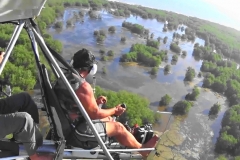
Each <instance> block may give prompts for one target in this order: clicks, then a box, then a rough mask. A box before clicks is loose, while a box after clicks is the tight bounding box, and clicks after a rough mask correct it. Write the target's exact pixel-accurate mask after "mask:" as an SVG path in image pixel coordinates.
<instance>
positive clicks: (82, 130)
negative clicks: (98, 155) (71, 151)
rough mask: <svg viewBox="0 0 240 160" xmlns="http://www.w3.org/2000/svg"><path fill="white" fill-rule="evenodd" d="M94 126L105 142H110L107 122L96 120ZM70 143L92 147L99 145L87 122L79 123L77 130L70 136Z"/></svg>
mask: <svg viewBox="0 0 240 160" xmlns="http://www.w3.org/2000/svg"><path fill="white" fill-rule="evenodd" d="M93 124H94V127H95V128H96V130H97V132H98V134H99V136H100V137H101V139H102V140H103V142H104V143H107V142H108V137H107V134H106V122H102V121H100V120H94V123H93ZM68 144H70V145H72V146H74V147H80V148H85V149H92V148H94V147H97V146H98V141H97V139H96V137H95V135H94V133H93V131H92V129H91V128H90V126H89V125H88V123H87V122H82V123H79V124H78V125H77V126H76V128H75V131H73V132H72V134H71V135H70V136H69V139H68Z"/></svg>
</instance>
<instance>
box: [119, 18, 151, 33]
mask: <svg viewBox="0 0 240 160" xmlns="http://www.w3.org/2000/svg"><path fill="white" fill-rule="evenodd" d="M122 27H125V28H127V29H129V30H130V31H131V32H132V33H136V34H139V35H148V34H149V30H147V29H145V28H144V27H143V26H142V25H139V24H132V23H130V22H126V21H124V22H123V23H122Z"/></svg>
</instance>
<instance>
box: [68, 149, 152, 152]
mask: <svg viewBox="0 0 240 160" xmlns="http://www.w3.org/2000/svg"><path fill="white" fill-rule="evenodd" d="M153 150H155V148H139V149H108V151H109V152H139V151H153ZM64 151H67V152H69V151H70V152H103V150H102V149H92V150H85V149H64Z"/></svg>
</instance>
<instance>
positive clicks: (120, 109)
mask: <svg viewBox="0 0 240 160" xmlns="http://www.w3.org/2000/svg"><path fill="white" fill-rule="evenodd" d="M125 110H126V108H123V107H121V104H119V105H117V106H116V107H115V114H114V115H115V116H120V115H121V114H123V112H125Z"/></svg>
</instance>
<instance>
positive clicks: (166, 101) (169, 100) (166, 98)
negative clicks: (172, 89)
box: [159, 94, 172, 106]
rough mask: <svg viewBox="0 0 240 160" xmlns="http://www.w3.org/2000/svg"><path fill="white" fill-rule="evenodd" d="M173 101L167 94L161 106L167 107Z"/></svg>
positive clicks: (160, 103) (160, 102)
mask: <svg viewBox="0 0 240 160" xmlns="http://www.w3.org/2000/svg"><path fill="white" fill-rule="evenodd" d="M171 101H172V97H171V96H169V95H168V94H165V96H163V97H162V98H161V100H160V101H159V106H167V105H169V103H170V102H171Z"/></svg>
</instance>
